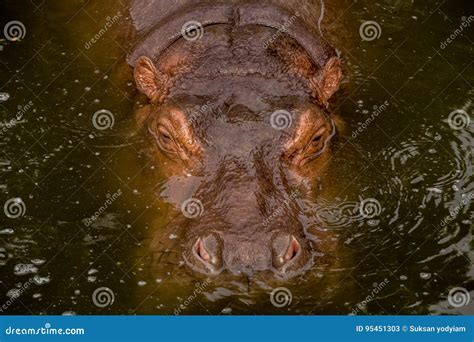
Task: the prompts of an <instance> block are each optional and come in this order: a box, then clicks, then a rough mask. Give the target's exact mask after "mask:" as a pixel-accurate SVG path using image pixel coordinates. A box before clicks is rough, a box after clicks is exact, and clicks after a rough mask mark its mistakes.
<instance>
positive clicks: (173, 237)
mask: <svg viewBox="0 0 474 342" xmlns="http://www.w3.org/2000/svg"><path fill="white" fill-rule="evenodd" d="M169 238H170V240H174V239H177V238H178V235H176V234H173V233H171V234H170V235H169Z"/></svg>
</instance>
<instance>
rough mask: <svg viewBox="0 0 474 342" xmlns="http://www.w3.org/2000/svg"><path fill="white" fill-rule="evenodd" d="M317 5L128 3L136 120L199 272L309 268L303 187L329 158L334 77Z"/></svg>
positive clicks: (335, 56)
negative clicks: (137, 102) (139, 99)
mask: <svg viewBox="0 0 474 342" xmlns="http://www.w3.org/2000/svg"><path fill="white" fill-rule="evenodd" d="M320 11H321V8H320V2H319V1H292V2H291V3H290V2H288V3H287V2H285V1H276V0H275V1H225V2H224V1H212V2H207V1H202V2H200V1H191V0H189V1H135V2H134V3H132V5H131V19H132V21H133V25H134V29H135V31H136V35H137V40H136V43H135V44H134V46H133V48H132V49H131V52H130V54H129V55H128V58H127V61H128V63H129V65H130V66H131V67H132V68H133V76H134V80H135V83H136V88H137V89H138V91H139V92H140V94H142V95H141V96H142V97H143V98H145V97H146V101H147V105H145V106H143V107H142V108H141V109H140V110H137V114H136V117H137V121H138V122H139V124H140V126H141V127H143V128H144V132H146V135H147V136H148V137H149V139H150V141H151V146H152V148H151V151H150V158H153V160H154V161H155V162H156V163H157V164H158V165H159V169H160V172H162V174H164V177H166V179H168V180H169V182H168V183H167V188H168V191H167V194H168V198H173V197H176V198H179V200H178V201H175V202H176V204H177V209H179V210H180V211H181V214H180V215H181V217H180V218H179V219H176V220H171V222H170V223H169V224H171V225H173V224H175V225H178V224H179V225H181V226H183V227H182V228H183V229H184V234H183V238H182V241H180V243H181V248H182V257H183V260H184V262H185V264H186V265H187V267H188V268H189V269H190V270H191V272H199V273H203V274H205V275H215V276H217V275H219V274H221V273H223V272H228V273H229V274H247V275H248V274H254V273H256V272H266V271H269V272H273V273H271V274H275V275H276V276H278V277H283V278H285V277H293V276H294V275H297V274H301V273H302V272H304V271H305V270H307V269H308V268H310V267H311V265H313V264H314V263H315V262H317V255H316V253H315V251H316V250H317V248H318V246H317V241H316V240H315V239H314V237H312V236H311V234H309V233H308V231H307V229H306V227H305V219H304V215H305V214H304V211H303V210H302V207H301V201H303V200H304V196H305V195H304V192H305V190H304V189H305V186H306V185H307V184H311V183H312V182H315V181H316V177H317V176H318V174H320V172H321V171H322V170H323V168H324V167H325V166H326V164H327V163H328V161H329V158H330V155H331V152H330V151H331V141H332V140H333V139H332V138H333V137H334V136H335V135H336V134H337V131H338V128H337V125H336V124H335V120H334V119H333V118H332V113H330V111H329V109H328V108H329V102H330V99H331V98H332V96H333V94H334V93H335V92H336V91H337V90H338V88H339V85H340V83H341V79H342V76H343V72H342V67H341V59H340V56H339V53H338V52H337V50H336V49H335V48H334V47H332V46H331V45H330V44H329V43H328V42H327V41H326V40H325V39H323V38H322V36H321V35H320V34H319V32H318V29H317V27H316V26H315V25H316V23H317V18H318V16H319V14H320Z"/></svg>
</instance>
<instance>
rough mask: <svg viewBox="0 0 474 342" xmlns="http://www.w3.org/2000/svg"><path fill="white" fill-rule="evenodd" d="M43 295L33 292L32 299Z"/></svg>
mask: <svg viewBox="0 0 474 342" xmlns="http://www.w3.org/2000/svg"><path fill="white" fill-rule="evenodd" d="M42 296H43V295H42V294H41V293H33V296H32V297H33V299H38V298H41V297H42Z"/></svg>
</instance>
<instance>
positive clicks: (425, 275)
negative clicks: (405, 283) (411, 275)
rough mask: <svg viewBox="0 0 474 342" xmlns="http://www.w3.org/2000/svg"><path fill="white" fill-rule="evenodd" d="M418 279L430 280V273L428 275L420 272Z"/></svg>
mask: <svg viewBox="0 0 474 342" xmlns="http://www.w3.org/2000/svg"><path fill="white" fill-rule="evenodd" d="M420 278H421V279H425V280H427V279H430V278H431V273H428V272H421V273H420Z"/></svg>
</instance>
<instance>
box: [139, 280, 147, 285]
mask: <svg viewBox="0 0 474 342" xmlns="http://www.w3.org/2000/svg"><path fill="white" fill-rule="evenodd" d="M137 284H138V286H145V285H146V281H144V280H140V281H139V282H138V283H137Z"/></svg>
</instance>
